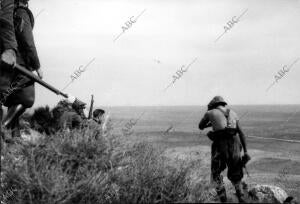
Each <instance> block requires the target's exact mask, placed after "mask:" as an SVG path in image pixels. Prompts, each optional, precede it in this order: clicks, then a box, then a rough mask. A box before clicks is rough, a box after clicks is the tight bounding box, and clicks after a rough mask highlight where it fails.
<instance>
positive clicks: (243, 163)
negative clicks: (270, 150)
mask: <svg viewBox="0 0 300 204" xmlns="http://www.w3.org/2000/svg"><path fill="white" fill-rule="evenodd" d="M249 161H250V158H248V157H246V156H245V155H243V156H242V158H241V162H242V167H243V168H244V169H245V172H246V174H247V176H248V177H250V174H249V172H248V169H247V166H246V165H247V163H248V162H249Z"/></svg>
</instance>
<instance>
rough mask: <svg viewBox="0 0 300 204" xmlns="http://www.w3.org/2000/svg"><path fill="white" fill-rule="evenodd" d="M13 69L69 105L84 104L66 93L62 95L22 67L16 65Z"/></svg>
mask: <svg viewBox="0 0 300 204" xmlns="http://www.w3.org/2000/svg"><path fill="white" fill-rule="evenodd" d="M15 69H17V70H18V71H19V72H21V74H23V75H25V76H27V77H28V78H29V79H31V80H33V81H35V82H37V83H38V84H40V85H42V86H43V87H45V88H46V89H48V90H50V91H52V92H54V93H55V94H57V95H61V96H62V97H64V98H66V99H67V100H68V101H70V102H71V103H75V102H76V104H79V105H83V104H85V103H84V102H82V101H80V100H78V99H77V98H75V97H74V96H71V95H68V94H66V93H63V92H61V91H60V90H58V89H56V88H55V87H53V86H51V85H50V84H48V83H46V82H45V81H43V80H42V79H40V78H39V77H38V76H36V75H35V74H33V73H32V72H31V71H28V70H27V69H26V68H24V67H22V66H21V65H19V64H16V66H15Z"/></svg>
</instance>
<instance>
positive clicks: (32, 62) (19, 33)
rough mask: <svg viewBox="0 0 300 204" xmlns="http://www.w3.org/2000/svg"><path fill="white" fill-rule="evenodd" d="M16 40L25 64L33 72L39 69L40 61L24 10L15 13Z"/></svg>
mask: <svg viewBox="0 0 300 204" xmlns="http://www.w3.org/2000/svg"><path fill="white" fill-rule="evenodd" d="M16 21H17V22H16V38H17V41H18V42H19V47H20V51H21V53H26V57H25V60H26V64H27V65H29V66H30V67H31V68H32V69H33V70H38V69H39V68H40V61H39V58H38V54H37V50H36V47H35V43H34V37H33V32H32V30H33V28H32V25H31V22H30V16H29V13H28V12H27V11H26V10H25V9H18V10H17V11H16Z"/></svg>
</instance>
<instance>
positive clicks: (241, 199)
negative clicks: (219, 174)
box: [234, 182, 246, 203]
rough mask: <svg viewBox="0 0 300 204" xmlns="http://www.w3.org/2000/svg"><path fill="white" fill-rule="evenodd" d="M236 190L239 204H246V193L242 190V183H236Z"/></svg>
mask: <svg viewBox="0 0 300 204" xmlns="http://www.w3.org/2000/svg"><path fill="white" fill-rule="evenodd" d="M234 188H235V191H236V196H237V198H238V200H239V203H246V200H245V196H244V193H243V190H242V183H241V182H237V183H235V184H234Z"/></svg>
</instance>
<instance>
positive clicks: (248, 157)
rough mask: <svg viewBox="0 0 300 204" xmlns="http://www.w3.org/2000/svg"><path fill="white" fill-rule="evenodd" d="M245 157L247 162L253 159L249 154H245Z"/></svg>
mask: <svg viewBox="0 0 300 204" xmlns="http://www.w3.org/2000/svg"><path fill="white" fill-rule="evenodd" d="M244 157H245V158H246V160H247V161H250V160H251V157H250V155H249V154H248V152H245V153H244Z"/></svg>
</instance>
